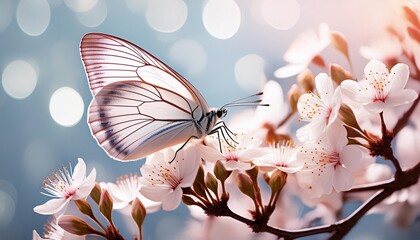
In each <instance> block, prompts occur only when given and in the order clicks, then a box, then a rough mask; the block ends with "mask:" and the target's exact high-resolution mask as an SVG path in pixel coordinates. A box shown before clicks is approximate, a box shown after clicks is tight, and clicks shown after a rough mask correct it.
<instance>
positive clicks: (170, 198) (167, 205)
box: [162, 187, 182, 211]
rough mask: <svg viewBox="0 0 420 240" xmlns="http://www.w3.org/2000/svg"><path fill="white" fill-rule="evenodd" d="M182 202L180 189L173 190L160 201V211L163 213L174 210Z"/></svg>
mask: <svg viewBox="0 0 420 240" xmlns="http://www.w3.org/2000/svg"><path fill="white" fill-rule="evenodd" d="M181 200H182V189H181V188H180V187H177V188H175V190H174V191H173V192H171V193H169V194H167V195H166V196H165V198H164V199H163V201H162V209H163V210H165V211H172V210H175V209H176V208H177V207H178V206H179V204H181Z"/></svg>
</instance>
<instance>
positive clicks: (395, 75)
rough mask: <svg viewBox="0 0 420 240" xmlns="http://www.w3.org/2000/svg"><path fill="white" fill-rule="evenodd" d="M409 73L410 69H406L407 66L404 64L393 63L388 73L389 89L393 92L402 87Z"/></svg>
mask: <svg viewBox="0 0 420 240" xmlns="http://www.w3.org/2000/svg"><path fill="white" fill-rule="evenodd" d="M409 75H410V71H409V70H408V66H407V65H406V64H404V63H398V64H397V65H395V66H394V67H393V68H392V69H391V73H390V74H389V81H390V82H391V89H390V91H391V92H393V91H397V90H401V89H404V87H405V85H406V84H407V81H408V76H409Z"/></svg>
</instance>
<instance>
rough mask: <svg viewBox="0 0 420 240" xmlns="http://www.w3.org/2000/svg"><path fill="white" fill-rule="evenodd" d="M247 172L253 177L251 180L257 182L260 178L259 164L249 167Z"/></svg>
mask: <svg viewBox="0 0 420 240" xmlns="http://www.w3.org/2000/svg"><path fill="white" fill-rule="evenodd" d="M245 172H246V173H247V174H248V176H249V177H250V178H251V180H252V181H253V182H257V178H258V167H257V166H254V167H253V168H251V169H248V170H246V171H245Z"/></svg>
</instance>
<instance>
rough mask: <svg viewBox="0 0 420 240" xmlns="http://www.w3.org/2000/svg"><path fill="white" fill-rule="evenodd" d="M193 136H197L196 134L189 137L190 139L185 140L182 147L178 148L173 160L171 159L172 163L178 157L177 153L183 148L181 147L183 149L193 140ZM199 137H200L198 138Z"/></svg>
mask: <svg viewBox="0 0 420 240" xmlns="http://www.w3.org/2000/svg"><path fill="white" fill-rule="evenodd" d="M191 138H197V137H196V136H191V137H189V138H188V139H187V141H185V142H184V144H182V146H181V147H180V148H178V149H177V150H176V151H175V155H174V157H173V158H172V160H171V161H169V163H172V162H173V161H174V160H175V158H176V155H177V154H178V152H179V151H180V150H181V149H183V148H184V147H185V145H187V143H188V142H189V141H190V140H191ZM197 139H198V138H197Z"/></svg>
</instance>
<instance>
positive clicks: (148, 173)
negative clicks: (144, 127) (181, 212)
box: [140, 145, 200, 211]
mask: <svg viewBox="0 0 420 240" xmlns="http://www.w3.org/2000/svg"><path fill="white" fill-rule="evenodd" d="M174 155H175V151H174V149H172V148H167V149H164V150H162V151H159V152H157V153H155V154H153V155H152V156H149V157H148V159H147V161H146V163H145V164H144V165H143V166H142V167H141V168H140V171H141V174H142V178H141V182H142V184H143V186H141V187H140V193H141V194H142V195H143V196H145V197H146V198H148V199H150V200H152V201H155V202H162V208H163V210H166V211H171V210H174V209H175V208H177V207H178V206H179V204H180V203H181V199H182V188H185V187H190V186H191V185H192V184H193V182H194V179H195V176H196V174H197V170H198V167H199V165H200V158H199V151H198V149H197V147H196V146H195V145H193V146H190V147H188V148H184V149H181V150H180V151H178V153H177V154H176V157H175V159H173V157H174Z"/></svg>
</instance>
